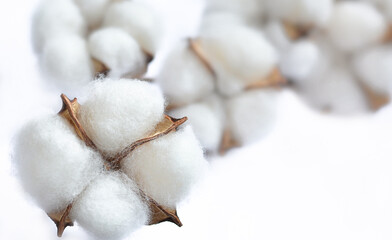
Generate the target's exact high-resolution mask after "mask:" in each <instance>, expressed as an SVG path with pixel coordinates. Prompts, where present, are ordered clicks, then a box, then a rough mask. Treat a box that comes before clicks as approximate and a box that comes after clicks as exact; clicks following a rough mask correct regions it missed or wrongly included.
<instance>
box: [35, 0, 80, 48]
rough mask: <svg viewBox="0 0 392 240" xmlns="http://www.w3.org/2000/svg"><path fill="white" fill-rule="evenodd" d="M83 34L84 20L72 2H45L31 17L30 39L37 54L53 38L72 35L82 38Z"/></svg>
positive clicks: (50, 0)
mask: <svg viewBox="0 0 392 240" xmlns="http://www.w3.org/2000/svg"><path fill="white" fill-rule="evenodd" d="M85 32H86V24H85V22H84V19H83V17H82V15H81V14H80V12H79V9H78V7H77V6H76V5H75V4H74V3H73V1H72V0H56V1H53V0H45V1H43V2H42V3H41V4H40V5H39V7H38V8H37V10H36V12H35V14H34V16H33V24H32V38H33V45H34V49H35V51H37V52H41V51H42V49H43V47H44V46H45V45H46V43H47V42H48V41H49V40H50V39H52V38H53V37H58V36H63V35H72V34H75V35H79V36H81V37H82V36H83V35H84V34H85Z"/></svg>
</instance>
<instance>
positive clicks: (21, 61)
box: [0, 0, 392, 240]
mask: <svg viewBox="0 0 392 240" xmlns="http://www.w3.org/2000/svg"><path fill="white" fill-rule="evenodd" d="M149 2H152V3H154V4H155V5H154V6H155V7H156V9H157V10H159V11H160V12H161V14H162V15H163V16H164V18H165V19H166V20H167V26H168V27H167V29H166V30H167V32H168V33H170V37H169V38H167V44H169V43H170V41H171V40H173V39H175V38H177V37H179V36H188V35H191V34H194V33H195V29H196V27H197V20H198V17H199V15H200V13H201V9H202V4H201V3H200V1H197V0H194V1H190V0H187V1H181V0H177V1H175V0H166V1H159V0H150V1H149ZM36 4H37V0H25V1H22V0H10V1H6V0H2V1H1V2H0V134H1V135H0V190H1V193H0V196H1V197H0V239H42V240H45V239H56V238H57V237H56V236H55V235H56V229H55V225H54V224H53V223H52V222H51V220H50V219H49V218H47V216H46V214H45V213H44V212H43V211H42V210H40V209H39V208H37V207H36V206H35V205H34V204H33V203H32V201H31V200H30V199H29V198H28V197H27V196H26V195H25V194H24V193H23V191H22V189H21V188H20V186H19V185H18V182H17V180H16V179H15V178H14V176H13V171H12V164H11V157H10V156H11V155H10V154H11V149H12V136H13V135H14V134H15V132H16V131H17V129H18V128H19V127H20V126H21V124H23V123H24V122H26V121H27V120H28V119H30V118H32V117H34V116H37V115H40V114H42V113H43V112H47V111H53V112H56V111H58V110H59V108H60V106H61V101H60V98H59V95H60V92H59V90H58V89H56V88H53V87H48V86H47V83H46V82H44V81H43V80H42V79H41V78H40V76H39V74H38V70H37V69H38V66H37V59H36V56H35V55H34V54H33V52H32V50H31V46H30V33H29V31H30V24H31V22H30V18H31V14H32V11H33V9H34V8H35V7H36ZM159 62H160V57H159V56H158V58H157V61H156V63H155V65H154V66H152V68H151V75H154V72H155V71H156V69H157V67H158V66H159ZM70 97H73V96H70ZM391 176H392V106H389V107H387V108H385V109H383V110H382V111H381V112H379V113H377V114H375V115H373V116H362V117H357V118H337V117H331V116H325V115H320V114H318V113H315V112H312V111H311V110H309V109H308V108H307V107H306V106H304V105H303V103H302V102H301V101H300V100H299V99H298V98H297V97H296V96H295V95H294V94H293V93H290V92H289V91H285V92H283V93H282V98H281V100H280V104H279V117H278V123H277V125H276V128H275V131H274V132H273V133H272V134H271V135H269V136H268V137H267V138H266V139H264V140H263V141H261V142H259V143H257V144H254V145H252V146H249V147H246V148H242V149H236V150H234V151H231V152H230V153H229V154H228V155H227V156H226V157H222V158H221V157H218V158H214V159H212V160H211V171H210V174H209V176H208V177H207V178H206V179H205V181H204V182H203V183H201V184H200V186H198V187H197V188H196V189H195V190H194V192H193V194H192V196H190V197H189V199H188V200H187V201H185V202H184V203H183V204H181V206H179V216H180V218H181V219H182V221H183V223H184V226H183V227H182V228H178V227H176V226H175V225H173V224H169V223H163V224H160V225H155V226H148V227H144V228H142V229H140V230H139V231H137V232H135V233H134V234H133V235H132V236H130V237H129V238H130V239H158V238H159V239H172V240H175V239H266V240H272V239H301V240H304V239H345V240H347V239H355V240H360V239H391V238H392V191H391V190H392V177H391ZM86 238H88V237H87V235H86V234H85V233H84V232H83V230H82V229H81V228H79V227H77V226H76V227H73V228H67V229H66V231H65V234H64V236H63V239H86Z"/></svg>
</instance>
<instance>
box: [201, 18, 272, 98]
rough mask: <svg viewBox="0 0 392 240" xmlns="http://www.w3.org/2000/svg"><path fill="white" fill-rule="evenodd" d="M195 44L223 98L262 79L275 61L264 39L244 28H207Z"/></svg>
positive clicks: (268, 44) (270, 47) (254, 31)
mask: <svg viewBox="0 0 392 240" xmlns="http://www.w3.org/2000/svg"><path fill="white" fill-rule="evenodd" d="M244 39H246V41H244ZM198 41H199V43H200V46H201V48H202V49H203V52H204V53H205V55H206V58H207V60H208V61H209V63H210V64H211V66H212V68H213V69H214V71H215V73H216V75H217V77H218V79H217V80H218V88H219V90H220V92H221V93H223V94H225V95H232V94H235V93H238V92H240V91H241V90H242V89H244V88H245V87H246V86H248V85H249V84H251V83H254V82H257V81H259V80H262V79H263V78H265V77H266V76H267V75H268V74H269V73H270V72H271V71H272V69H273V68H274V67H276V64H277V61H278V56H277V53H276V51H275V49H274V47H273V46H272V45H271V44H270V43H269V42H268V41H267V40H266V39H265V37H264V36H263V35H262V34H261V33H259V32H258V31H256V30H254V29H251V28H248V27H246V26H239V25H235V26H222V27H221V28H219V29H215V30H214V31H212V30H209V29H207V30H206V31H202V32H201V36H200V38H199V39H198Z"/></svg>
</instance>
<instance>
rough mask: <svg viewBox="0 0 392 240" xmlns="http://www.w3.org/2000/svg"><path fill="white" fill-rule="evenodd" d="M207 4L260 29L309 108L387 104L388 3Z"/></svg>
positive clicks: (390, 79)
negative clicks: (272, 46) (277, 54)
mask: <svg viewBox="0 0 392 240" xmlns="http://www.w3.org/2000/svg"><path fill="white" fill-rule="evenodd" d="M207 7H208V8H209V9H213V10H217V9H218V10H224V11H229V12H231V13H232V14H233V15H235V16H240V17H241V18H243V19H244V20H245V22H246V23H247V24H248V25H251V26H255V27H257V28H260V29H261V30H263V31H264V32H265V34H266V36H267V38H268V39H269V40H270V42H271V43H272V44H273V45H274V46H275V47H276V48H277V49H278V52H279V59H280V61H279V67H280V70H281V72H282V74H283V75H284V76H285V77H286V78H287V79H288V80H289V82H290V83H291V86H292V87H293V88H294V89H295V90H296V91H297V92H298V93H299V94H300V95H301V96H302V97H303V98H304V99H305V100H306V101H307V102H308V103H309V104H310V105H312V106H313V107H315V108H317V109H321V110H326V111H329V112H334V113H338V114H358V113H364V112H367V111H369V110H375V109H378V108H379V107H381V106H383V105H384V104H386V103H388V102H389V98H390V94H391V89H392V70H391V68H390V67H389V66H390V65H391V64H392V46H391V44H389V43H388V40H390V39H391V27H390V26H391V25H392V22H391V21H392V10H391V9H392V1H390V0H362V1H350V0H341V1H338V0H320V1H310V0H247V1H246V2H244V1H238V0H230V1H221V0H212V1H210V2H209V3H208V5H207ZM243 41H247V39H246V38H244V39H243Z"/></svg>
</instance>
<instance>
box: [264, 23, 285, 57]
mask: <svg viewBox="0 0 392 240" xmlns="http://www.w3.org/2000/svg"><path fill="white" fill-rule="evenodd" d="M263 31H264V34H265V36H266V37H267V39H268V40H269V41H270V42H271V43H272V44H273V45H274V46H275V47H276V48H277V49H278V50H279V52H284V51H285V50H286V49H288V48H289V47H290V46H291V40H290V38H289V37H288V36H287V34H286V30H285V29H284V27H283V25H282V23H281V22H279V21H270V22H268V23H267V24H266V25H265V26H264V28H263Z"/></svg>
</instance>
